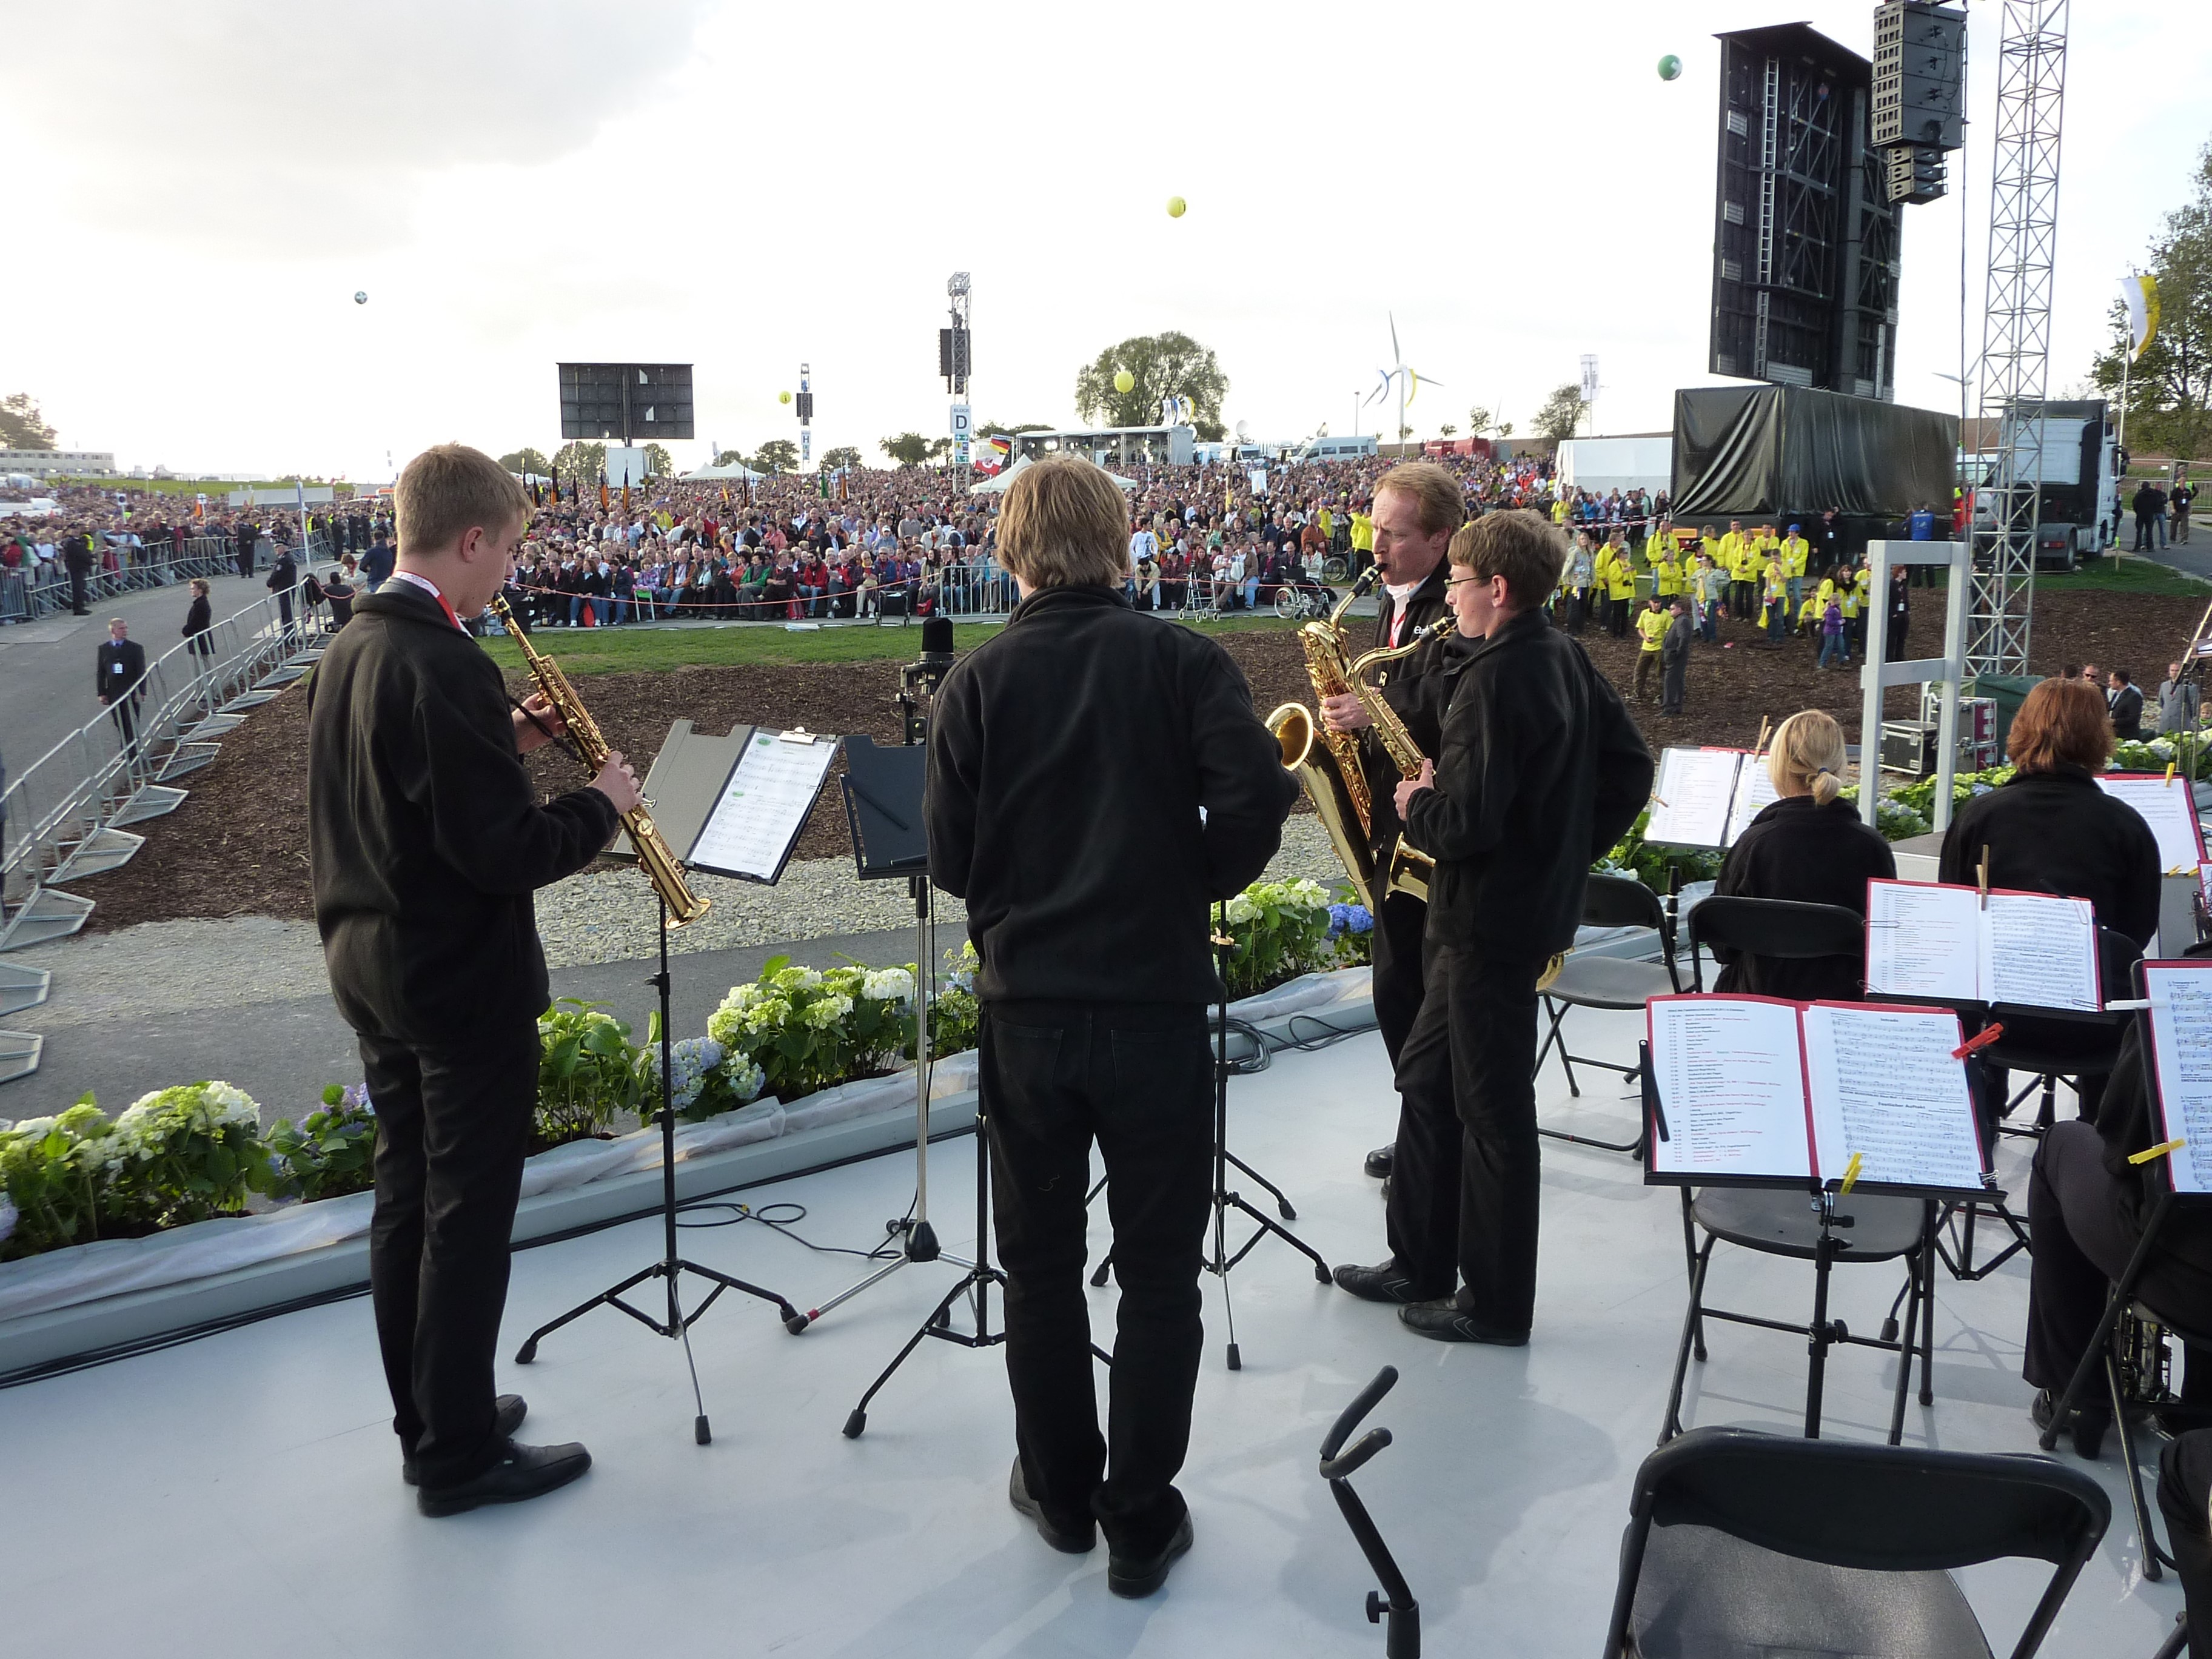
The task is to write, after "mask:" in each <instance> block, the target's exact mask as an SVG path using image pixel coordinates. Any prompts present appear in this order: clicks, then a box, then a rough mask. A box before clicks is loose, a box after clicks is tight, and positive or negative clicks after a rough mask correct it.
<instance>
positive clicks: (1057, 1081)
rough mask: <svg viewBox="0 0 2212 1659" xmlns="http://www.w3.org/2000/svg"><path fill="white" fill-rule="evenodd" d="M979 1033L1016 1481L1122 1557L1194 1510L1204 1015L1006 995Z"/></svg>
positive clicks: (1061, 1519) (1207, 1133) (1207, 1147)
mask: <svg viewBox="0 0 2212 1659" xmlns="http://www.w3.org/2000/svg"><path fill="white" fill-rule="evenodd" d="M980 1046H981V1055H980V1060H981V1068H980V1077H979V1086H980V1088H981V1096H982V1105H983V1110H984V1112H985V1114H986V1121H987V1124H988V1125H989V1132H990V1137H991V1157H992V1168H991V1191H992V1194H993V1197H994V1200H995V1202H996V1204H997V1207H998V1218H997V1233H998V1241H999V1260H1000V1265H1001V1266H1002V1267H1004V1268H1005V1269H1006V1381H1007V1383H1008V1385H1009V1387H1010V1388H1011V1389H1012V1393H1013V1396H1014V1441H1015V1445H1016V1449H1017V1450H1018V1453H1019V1455H1020V1457H1021V1462H1022V1474H1023V1479H1024V1482H1025V1483H1026V1484H1027V1486H1028V1487H1029V1491H1030V1496H1031V1497H1032V1498H1036V1501H1037V1503H1038V1504H1039V1505H1040V1506H1041V1507H1042V1509H1043V1510H1044V1512H1045V1514H1046V1515H1047V1516H1048V1517H1050V1518H1051V1519H1052V1520H1053V1521H1054V1523H1055V1524H1056V1525H1060V1526H1063V1527H1066V1528H1071V1529H1079V1528H1083V1527H1085V1526H1087V1524H1088V1522H1089V1520H1090V1517H1091V1516H1097V1518H1098V1520H1099V1522H1101V1523H1102V1524H1103V1527H1104V1529H1105V1533H1106V1542H1107V1546H1108V1547H1109V1549H1111V1550H1112V1551H1113V1552H1114V1553H1116V1554H1127V1555H1139V1556H1148V1555H1152V1554H1154V1553H1158V1551H1159V1550H1160V1549H1162V1548H1163V1547H1165V1545H1166V1543H1167V1541H1168V1540H1169V1538H1170V1537H1171V1536H1172V1535H1173V1534H1174V1532H1175V1529H1176V1526H1177V1525H1178V1524H1179V1523H1180V1522H1181V1521H1182V1516H1183V1514H1184V1510H1185V1506H1184V1504H1183V1499H1182V1493H1181V1492H1177V1491H1176V1487H1175V1484H1174V1483H1175V1477H1176V1474H1177V1472H1178V1471H1180V1470H1181V1469H1182V1462H1183V1456H1184V1454H1185V1453H1186V1452H1187V1451H1188V1449H1189V1445H1190V1409H1191V1395H1192V1392H1193V1390H1194V1389H1195V1388H1196V1387H1197V1385H1198V1360H1199V1350H1200V1345H1201V1344H1202V1343H1203V1342H1204V1340H1205V1328H1204V1325H1203V1323H1202V1322H1201V1318H1200V1295H1199V1288H1198V1275H1199V1269H1200V1252H1201V1250H1202V1249H1203V1248H1204V1243H1205V1237H1206V1215H1207V1212H1208V1210H1209V1208H1210V1207H1211V1204H1212V1168H1211V1163H1212V1155H1213V1062H1212V1051H1211V1048H1209V1046H1208V1042H1207V1039H1206V1010H1205V1008H1204V1007H1203V1006H1183V1005H1181V1004H1139V1003H1125V1004H1089V1003H1062V1002H1037V1001H1018V1000H1009V1001H1003V1002H997V1003H994V1004H991V1005H989V1006H987V1007H986V1009H985V1010H984V1015H983V1022H982V1032H981V1045H980ZM1093 1139H1096V1140H1097V1143H1098V1150H1099V1152H1100V1154H1101V1155H1102V1156H1103V1158H1104V1159H1105V1164H1106V1175H1107V1183H1106V1203H1107V1209H1108V1212H1109V1215H1110V1216H1111V1218H1112V1219H1113V1224H1114V1277H1115V1281H1116V1282H1117V1283H1118V1284H1119V1285H1120V1286H1121V1304H1120V1307H1119V1309H1118V1310H1117V1323H1116V1333H1115V1341H1114V1364H1113V1370H1112V1373H1111V1376H1110V1378H1109V1393H1110V1395H1111V1399H1110V1403H1109V1407H1108V1409H1107V1419H1106V1433H1105V1435H1104V1437H1103V1438H1102V1437H1101V1436H1100V1434H1099V1431H1098V1407H1097V1395H1096V1393H1095V1392H1094V1390H1093V1388H1092V1382H1091V1313H1090V1306H1089V1302H1088V1298H1087V1297H1086V1295H1085V1290H1084V1284H1083V1269H1084V1266H1085V1260H1086V1257H1087V1255H1088V1253H1089V1217H1088V1215H1087V1213H1086V1212H1085V1208H1084V1202H1083V1200H1084V1194H1085V1192H1086V1191H1087V1190H1088V1188H1089V1187H1090V1184H1091V1141H1092V1140H1093Z"/></svg>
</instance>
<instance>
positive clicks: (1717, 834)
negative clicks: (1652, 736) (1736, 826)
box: [1644, 749, 1743, 848]
mask: <svg viewBox="0 0 2212 1659" xmlns="http://www.w3.org/2000/svg"><path fill="white" fill-rule="evenodd" d="M1742 760H1743V752H1742V751H1741V750H1736V749H1668V750H1663V751H1662V753H1661V755H1660V757H1659V777H1658V781H1657V782H1656V783H1655V784H1654V785H1653V786H1652V791H1651V793H1652V797H1653V799H1652V802H1651V818H1650V823H1646V824H1645V825H1644V840H1646V841H1650V842H1660V843H1661V844H1662V845H1664V846H1671V847H1715V848H1717V847H1718V846H1720V845H1721V838H1722V837H1723V836H1725V835H1726V834H1727V833H1728V825H1729V800H1730V799H1731V798H1732V797H1733V796H1734V794H1735V774H1736V768H1737V767H1738V765H1740V764H1741V762H1742Z"/></svg>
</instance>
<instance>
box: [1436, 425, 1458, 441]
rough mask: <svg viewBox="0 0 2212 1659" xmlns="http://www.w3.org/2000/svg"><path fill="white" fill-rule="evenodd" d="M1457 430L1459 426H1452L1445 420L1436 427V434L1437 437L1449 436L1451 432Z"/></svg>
mask: <svg viewBox="0 0 2212 1659" xmlns="http://www.w3.org/2000/svg"><path fill="white" fill-rule="evenodd" d="M1458 430H1459V428H1457V427H1455V426H1454V425H1453V424H1452V423H1451V422H1449V421H1446V422H1444V423H1443V425H1442V426H1440V427H1438V428H1437V436H1438V437H1439V438H1449V437H1450V436H1451V435H1452V434H1453V433H1455V432H1456V431H1458Z"/></svg>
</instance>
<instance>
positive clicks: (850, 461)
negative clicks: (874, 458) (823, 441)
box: [822, 444, 862, 472]
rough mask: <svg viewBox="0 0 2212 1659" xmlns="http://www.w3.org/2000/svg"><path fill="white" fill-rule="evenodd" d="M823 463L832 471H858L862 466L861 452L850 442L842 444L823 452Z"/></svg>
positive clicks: (826, 469) (825, 467)
mask: <svg viewBox="0 0 2212 1659" xmlns="http://www.w3.org/2000/svg"><path fill="white" fill-rule="evenodd" d="M822 465H823V469H824V470H825V471H830V472H858V471H860V467H861V465H862V463H861V460H860V451H859V450H857V449H855V448H854V447H853V446H852V445H850V444H840V445H838V446H837V447H836V448H835V449H832V450H827V451H825V452H823V457H822Z"/></svg>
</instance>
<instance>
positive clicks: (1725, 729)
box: [71, 589, 2203, 933]
mask: <svg viewBox="0 0 2212 1659" xmlns="http://www.w3.org/2000/svg"><path fill="white" fill-rule="evenodd" d="M1914 599H1915V617H1914V626H1913V630H1912V635H1911V641H1910V645H1909V649H1910V650H1911V651H1912V652H1915V653H1918V652H1933V651H1934V650H1936V649H1937V648H1938V638H1939V633H1940V629H1941V626H1942V595H1941V594H1940V593H1939V592H1934V591H1931V590H1925V589H1920V590H1915V593H1914ZM2202 610H2203V602H2202V601H2201V600H2200V599H2193V598H2190V597H2187V596H2179V597H2155V596H2148V595H2142V594H2120V593H2096V592H2068V593H2057V594H2045V595H2043V596H2040V597H2039V599H2038V600H2037V603H2036V611H2035V620H2034V629H2033V651H2032V653H2031V659H2032V663H2033V666H2034V668H2035V669H2036V671H2038V672H2040V673H2049V672H2055V671H2057V666H2058V665H2059V664H2060V663H2061V662H2080V661H2082V660H2084V659H2087V660H2089V661H2093V662H2095V663H2097V664H2098V665H2100V666H2103V667H2107V668H2110V667H2115V666H2117V667H2122V668H2125V669H2127V670H2129V671H2130V672H2131V673H2132V674H2134V675H2135V677H2136V680H2137V682H2138V684H2145V685H2146V686H2147V687H2150V688H2154V687H2155V686H2156V684H2157V683H2158V681H2159V680H2160V678H2163V677H2164V675H2165V672H2166V662H2167V660H2168V659H2170V658H2171V657H2172V655H2174V654H2175V653H2177V652H2179V650H2180V648H2181V647H2182V646H2183V645H2184V644H2185V642H2186V641H2187V640H2188V637H2189V635H2190V633H2191V629H2194V627H2195V626H2196V623H2197V617H2198V616H2199V615H2200V614H2201V612H2202ZM1722 629H1723V640H1724V641H1729V643H1728V644H1727V645H1726V647H1706V646H1699V647H1697V648H1696V650H1695V652H1694V653H1693V654H1692V659H1691V663H1690V670H1689V678H1688V694H1687V702H1686V710H1685V712H1684V713H1683V714H1680V715H1677V716H1672V717H1662V715H1660V714H1658V712H1657V708H1656V697H1655V699H1654V700H1653V701H1650V702H1643V703H1632V707H1633V708H1634V709H1635V714H1636V717H1637V720H1638V724H1639V725H1640V726H1642V727H1643V729H1644V734H1645V736H1646V737H1647V738H1649V739H1650V743H1651V744H1652V747H1653V748H1654V749H1655V750H1656V749H1658V748H1661V747H1664V746H1666V745H1668V744H1740V745H1741V744H1749V743H1750V742H1752V740H1753V738H1755V737H1756V736H1757V734H1758V731H1759V722H1760V720H1761V719H1762V718H1771V719H1773V720H1780V719H1781V718H1782V717H1783V716H1784V715H1785V714H1791V713H1794V712H1795V711H1796V710H1797V709H1800V708H1825V709H1826V710H1828V711H1829V712H1830V713H1831V714H1834V715H1835V716H1836V717H1837V718H1838V720H1841V721H1842V722H1843V724H1844V729H1845V730H1846V731H1847V732H1852V733H1854V734H1855V733H1856V732H1857V724H1858V716H1859V709H1860V701H1859V690H1858V677H1857V673H1856V671H1854V672H1851V673H1838V672H1835V671H1830V672H1828V673H1826V674H1821V673H1819V672H1816V671H1815V670H1814V656H1815V651H1814V646H1813V645H1812V643H1811V642H1809V641H1802V640H1797V639H1792V640H1791V641H1790V643H1789V645H1788V646H1787V647H1785V648H1784V649H1783V650H1780V651H1772V650H1768V649H1765V648H1763V647H1761V646H1760V645H1759V643H1758V639H1759V636H1758V635H1757V634H1756V632H1755V631H1754V630H1753V629H1749V628H1747V627H1742V628H1740V627H1738V626H1737V625H1736V624H1734V623H1723V624H1722ZM1215 637H1216V638H1218V641H1219V642H1220V643H1221V645H1222V646H1223V647H1224V648H1225V649H1226V650H1227V651H1228V652H1229V653H1230V655H1231V657H1232V658H1233V659H1236V661H1237V665H1238V666H1239V667H1240V668H1242V669H1243V672H1244V675H1245V677H1246V678H1247V679H1248V680H1249V681H1250V683H1251V686H1252V697H1253V702H1254V704H1255V707H1257V708H1259V710H1260V711H1261V713H1262V714H1265V713H1266V712H1267V710H1269V709H1271V708H1274V707H1275V706H1276V705H1277V704H1278V703H1281V702H1291V701H1297V702H1311V700H1312V690H1311V687H1310V685H1309V684H1308V683H1307V680H1306V676H1305V665H1304V655H1303V653H1301V652H1300V650H1299V647H1298V644H1297V640H1296V638H1295V637H1294V636H1293V635H1291V632H1290V631H1289V630H1287V629H1282V630H1273V629H1270V630H1267V631H1264V632H1256V631H1255V632H1249V633H1224V634H1220V635H1216V636H1215ZM1583 638H1584V642H1585V644H1586V645H1587V646H1588V647H1589V653H1590V656H1591V659H1593V660H1594V661H1595V663H1596V664H1597V665H1598V667H1599V668H1600V669H1601V670H1602V671H1604V672H1605V673H1606V674H1607V675H1608V676H1610V677H1611V678H1613V681H1614V683H1615V684H1619V685H1620V687H1621V688H1622V690H1623V691H1624V693H1626V692H1628V691H1629V690H1630V689H1631V687H1632V684H1633V681H1634V675H1635V660H1636V641H1635V640H1634V638H1633V637H1631V638H1629V639H1626V640H1614V639H1612V638H1609V637H1607V636H1606V635H1601V634H1598V633H1596V632H1595V631H1592V632H1590V633H1588V634H1586V635H1584V636H1583ZM540 643H541V646H542V647H544V648H547V649H548V650H549V651H550V654H551V655H553V656H554V657H555V658H556V659H558V657H559V655H560V646H559V635H557V634H556V635H553V636H552V637H551V638H550V640H547V641H541V642H540ZM898 685H899V665H897V664H896V663H890V662H856V663H803V664H796V663H795V664H777V665H750V666H733V667H701V668H679V669H675V670H672V671H665V672H649V673H635V674H595V675H592V676H589V677H587V678H583V679H581V680H580V682H579V685H578V689H579V691H580V695H581V696H583V698H584V700H585V702H586V706H587V707H588V708H590V710H591V712H592V716H593V718H594V719H596V720H598V721H599V727H600V730H601V731H603V732H605V734H606V736H607V738H608V741H609V742H610V743H611V744H613V745H614V746H615V747H616V748H617V749H619V750H622V751H623V753H624V754H625V755H627V756H628V757H629V759H630V760H631V762H632V763H633V764H634V765H635V767H636V768H637V770H638V773H639V775H641V776H642V775H644V773H645V771H646V769H647V767H648V766H649V765H650V764H651V763H652V759H653V755H654V753H655V752H656V751H657V750H658V749H659V745H660V743H661V740H662V739H663V738H664V737H665V735H666V733H667V731H668V726H669V723H670V721H671V720H672V719H674V718H676V717H677V716H678V715H681V716H683V717H685V718H688V719H689V720H690V721H691V722H692V724H693V726H695V727H696V729H698V730H699V731H702V732H726V731H728V730H730V729H731V727H732V726H737V725H740V724H743V725H772V726H778V727H789V726H805V727H807V728H808V729H809V730H810V731H815V732H838V733H841V734H842V733H853V732H860V733H866V735H868V736H870V737H872V738H875V739H876V740H877V741H878V742H879V743H889V742H896V741H897V740H898V738H899V733H900V721H899V713H898V708H897V706H896V702H894V698H895V696H896V693H897V690H898ZM516 689H517V690H518V691H520V690H522V689H523V687H522V684H521V682H520V680H518V681H517V682H516ZM1911 696H1912V694H1911V692H1910V691H1909V690H1895V691H1893V692H1891V693H1890V700H1889V713H1890V715H1891V717H1892V718H1899V717H1903V716H1905V715H1906V714H1909V712H1910V703H1911ZM529 764H530V766H531V769H532V774H533V775H534V776H535V777H536V778H537V780H538V782H539V784H540V786H541V787H543V788H544V789H545V790H546V791H548V792H549V793H557V792H559V791H562V790H566V789H571V788H574V787H576V786H577V785H578V784H579V783H580V782H581V781H582V775H581V772H580V769H579V767H578V765H577V763H576V762H575V761H574V758H573V757H570V756H568V754H566V753H565V752H562V750H557V749H553V748H550V747H549V748H547V749H545V750H540V751H539V752H538V753H537V754H535V755H532V757H530V762H529ZM185 785H186V787H188V788H189V789H190V790H191V793H190V795H189V797H188V798H187V799H185V802H184V804H183V805H181V806H179V808H178V809H177V810H176V811H174V812H173V813H171V814H170V815H168V816H167V817H162V818H156V819H153V820H151V821H150V822H149V823H143V824H140V825H138V826H137V830H138V831H139V832H140V833H143V835H144V836H146V844H145V846H144V847H143V848H142V849H141V850H140V852H139V853H138V854H137V857H135V858H133V859H132V860H131V862H129V863H128V864H126V865H125V866H122V867H121V868H120V869H118V870H114V871H111V872H108V873H107V874H106V875H102V876H97V877H92V878H87V879H85V880H82V881H78V882H75V883H72V884H71V890H72V891H75V892H77V893H81V894H82V895H83V896H85V897H87V898H90V899H93V900H94V901H96V902H97V908H95V909H94V911H93V913H92V916H91V918H90V920H89V921H88V923H87V924H86V926H87V928H88V931H91V932H95V933H98V932H106V931H109V930H112V929H116V928H121V927H131V926H132V925H134V924H136V923H138V922H142V921H172V920H176V919H179V918H183V917H226V916H240V915H263V916H275V917H279V918H283V919H286V920H304V919H307V918H309V917H311V916H312V915H313V908H312V901H311V896H310V892H309V887H308V875H307V698H306V696H305V695H304V692H303V690H302V689H301V686H299V685H294V686H291V687H289V688H287V690H285V691H284V692H283V695H282V696H278V697H276V698H275V699H273V700H272V701H270V702H268V703H265V704H264V705H263V706H262V707H261V708H258V709H257V710H255V711H254V713H253V714H252V716H251V717H249V718H248V719H247V720H246V722H245V724H244V725H242V726H240V727H239V728H238V729H237V730H236V731H235V732H232V733H231V735H230V736H229V737H228V738H225V739H224V740H223V744H222V750H221V752H220V753H219V754H218V755H217V757H216V759H215V760H214V761H213V762H211V763H209V764H208V765H207V766H205V767H203V768H202V769H200V770H199V771H197V772H195V773H193V774H191V775H190V776H189V777H188V778H187V779H185ZM839 799H840V797H839V794H838V792H837V790H836V787H835V785H834V784H833V785H832V786H831V787H829V788H827V789H825V790H824V791H823V797H822V800H821V802H820V804H818V805H817V807H816V809H815V811H814V814H813V817H811V819H810V820H809V821H808V823H807V826H806V829H805V831H804V833H803V834H802V835H801V836H800V839H799V848H798V851H797V854H796V856H798V857H799V858H825V857H831V856H836V855H837V854H842V853H844V852H845V851H846V850H847V847H848V842H847V836H846V829H845V823H844V813H843V811H842V807H841V806H840V805H839V804H838V803H839ZM1300 805H1301V810H1303V808H1304V803H1303V802H1301V803H1300Z"/></svg>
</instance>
